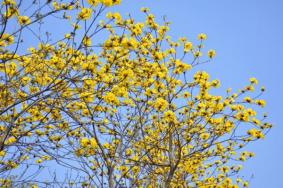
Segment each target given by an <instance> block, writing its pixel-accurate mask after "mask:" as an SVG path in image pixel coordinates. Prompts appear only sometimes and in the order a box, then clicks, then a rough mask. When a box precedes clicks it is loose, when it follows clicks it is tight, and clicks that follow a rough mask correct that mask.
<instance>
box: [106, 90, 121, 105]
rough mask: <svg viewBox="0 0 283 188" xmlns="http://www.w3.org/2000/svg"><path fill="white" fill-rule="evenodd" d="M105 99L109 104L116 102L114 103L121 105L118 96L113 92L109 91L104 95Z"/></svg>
mask: <svg viewBox="0 0 283 188" xmlns="http://www.w3.org/2000/svg"><path fill="white" fill-rule="evenodd" d="M103 99H104V101H105V102H106V103H108V104H114V105H119V103H120V102H119V100H118V98H117V97H116V96H115V95H114V94H113V93H111V92H108V93H107V94H106V95H105V96H104V97H103Z"/></svg>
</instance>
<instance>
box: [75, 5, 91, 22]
mask: <svg viewBox="0 0 283 188" xmlns="http://www.w3.org/2000/svg"><path fill="white" fill-rule="evenodd" d="M90 17H91V9H90V8H82V10H81V12H80V13H79V15H78V18H79V19H81V20H86V19H89V18H90Z"/></svg>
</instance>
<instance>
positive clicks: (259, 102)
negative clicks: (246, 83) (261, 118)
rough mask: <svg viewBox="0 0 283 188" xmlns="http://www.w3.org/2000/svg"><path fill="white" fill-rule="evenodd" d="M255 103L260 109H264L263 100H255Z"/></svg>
mask: <svg viewBox="0 0 283 188" xmlns="http://www.w3.org/2000/svg"><path fill="white" fill-rule="evenodd" d="M255 103H256V104H257V105H259V106H261V107H265V100H262V99H261V100H256V101H255Z"/></svg>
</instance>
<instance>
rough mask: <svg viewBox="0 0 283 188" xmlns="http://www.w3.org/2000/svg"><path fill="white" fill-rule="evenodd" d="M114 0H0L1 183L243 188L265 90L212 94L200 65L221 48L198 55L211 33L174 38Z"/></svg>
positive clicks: (265, 126) (262, 129)
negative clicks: (43, 174) (121, 9)
mask: <svg viewBox="0 0 283 188" xmlns="http://www.w3.org/2000/svg"><path fill="white" fill-rule="evenodd" d="M118 4H120V0H87V1H84V0H80V1H79V0H66V1H55V0H47V1H42V0H34V1H33V2H28V3H27V2H26V1H22V0H18V1H15V0H3V1H2V4H1V30H0V96H1V100H0V130H1V132H0V177H1V179H0V184H1V186H2V187H17V186H23V185H24V186H30V187H37V186H59V187H60V186H68V187H77V186H82V187H110V188H113V187H247V186H248V182H247V181H245V180H242V179H241V178H238V176H237V174H238V172H239V171H240V170H241V168H242V166H241V163H242V162H243V161H245V160H246V159H248V158H250V157H253V156H254V154H253V153H252V152H248V151H245V150H243V149H242V148H244V147H245V146H246V145H247V144H248V143H250V142H252V141H255V140H258V139H262V138H264V135H265V134H266V133H267V132H268V130H269V129H270V128H271V124H269V123H268V122H266V121H265V119H266V115H263V116H262V117H261V116H259V115H258V114H257V113H256V110H257V109H258V108H259V107H264V105H265V101H264V100H262V99H260V98H259V97H260V96H261V94H262V93H263V92H264V88H263V87H262V88H259V89H258V88H257V84H258V83H257V80H256V79H255V78H250V82H249V84H248V85H246V86H244V87H243V88H242V89H240V90H238V91H236V92H232V91H231V89H227V94H226V95H225V96H218V95H213V94H212V92H211V90H212V89H214V88H217V87H218V86H219V84H220V82H219V81H218V80H214V79H211V78H210V77H209V74H208V73H206V72H204V71H195V70H194V69H196V67H197V66H199V65H200V64H205V63H210V62H211V60H212V59H213V57H214V56H215V51H214V50H209V51H208V52H207V56H206V57H202V53H203V51H204V49H203V42H204V41H205V40H206V35H205V34H203V33H201V34H199V35H198V36H197V38H198V41H199V42H198V43H197V44H195V45H194V44H192V42H190V41H188V40H187V39H186V38H184V37H183V38H179V39H178V40H177V41H173V40H171V38H170V37H169V35H168V34H167V32H168V30H169V23H168V22H167V21H166V20H164V22H163V23H162V24H161V25H160V24H158V23H156V22H155V18H154V16H153V15H152V14H151V13H150V12H149V10H148V9H147V8H142V9H141V12H143V14H144V15H145V21H144V22H136V21H135V20H134V18H132V17H131V16H127V17H123V16H122V15H121V14H120V13H118V12H114V13H112V12H109V11H108V9H109V7H111V6H115V5H118ZM48 22H53V23H54V22H57V24H58V25H62V26H64V27H63V28H61V29H60V28H58V29H56V28H55V29H54V28H50V27H49V26H46V25H47V24H48ZM47 29H49V30H48V31H47V32H45V31H44V30H47ZM52 29H53V30H52ZM61 30H63V31H64V32H65V33H64V34H63V35H62V36H61V34H60V31H61ZM36 46H37V47H36ZM254 90H258V92H256V94H253V92H254ZM54 164H55V166H56V168H57V170H58V172H57V173H55V174H53V175H48V176H49V177H47V178H46V179H42V177H40V172H41V171H42V170H44V169H48V168H49V167H50V166H53V165H54ZM59 171H60V172H59ZM66 172H69V174H67V175H66V177H64V178H61V179H60V178H59V179H58V177H57V176H58V174H61V176H62V174H65V173H66ZM56 174H57V175H56Z"/></svg>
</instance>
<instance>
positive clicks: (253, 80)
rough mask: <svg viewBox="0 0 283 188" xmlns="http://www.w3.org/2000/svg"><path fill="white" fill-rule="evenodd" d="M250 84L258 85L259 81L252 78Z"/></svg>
mask: <svg viewBox="0 0 283 188" xmlns="http://www.w3.org/2000/svg"><path fill="white" fill-rule="evenodd" d="M250 82H251V84H256V85H257V84H258V81H257V79H256V78H250Z"/></svg>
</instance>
